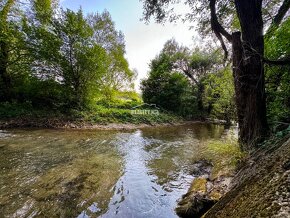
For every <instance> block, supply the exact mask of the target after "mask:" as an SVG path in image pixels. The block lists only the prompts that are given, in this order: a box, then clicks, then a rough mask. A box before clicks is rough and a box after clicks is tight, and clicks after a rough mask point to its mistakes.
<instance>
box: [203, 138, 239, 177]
mask: <svg viewBox="0 0 290 218" xmlns="http://www.w3.org/2000/svg"><path fill="white" fill-rule="evenodd" d="M202 156H203V158H204V159H206V160H210V161H211V162H212V164H213V166H214V167H213V171H212V174H211V179H212V180H213V179H216V178H218V177H220V176H231V175H233V173H234V171H235V169H236V167H237V164H238V162H239V160H241V159H242V158H243V157H244V156H245V154H244V153H242V152H241V150H240V148H239V146H238V143H237V141H234V140H229V141H226V140H224V141H213V140H211V141H208V142H206V144H205V145H204V149H203V151H202Z"/></svg>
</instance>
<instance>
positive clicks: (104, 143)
mask: <svg viewBox="0 0 290 218" xmlns="http://www.w3.org/2000/svg"><path fill="white" fill-rule="evenodd" d="M233 132H234V131H231V130H229V129H225V128H224V126H221V125H214V124H203V123H193V124H187V125H181V126H164V127H162V126H161V127H152V128H144V129H136V130H114V131H113V130H64V129H63V130H56V129H22V130H19V129H18V130H1V131H0V160H1V161H0V214H1V216H0V217H79V218H82V217H103V218H111V217H121V218H123V217H124V218H130V217H134V218H138V217H140V218H141V217H144V218H145V217H146V218H148V217H158V218H162V217H164V218H171V217H178V216H177V215H176V213H175V210H174V209H175V207H176V204H177V201H178V200H179V199H180V198H181V196H182V195H183V194H185V193H186V192H187V190H188V188H189V186H190V184H191V182H192V180H193V178H194V175H192V171H191V166H192V165H193V163H194V162H195V161H197V160H199V159H200V158H201V153H202V151H203V149H204V146H205V145H206V144H207V142H208V141H219V140H222V139H223V140H224V139H225V138H226V137H227V136H228V135H229V134H231V135H232V134H233Z"/></svg>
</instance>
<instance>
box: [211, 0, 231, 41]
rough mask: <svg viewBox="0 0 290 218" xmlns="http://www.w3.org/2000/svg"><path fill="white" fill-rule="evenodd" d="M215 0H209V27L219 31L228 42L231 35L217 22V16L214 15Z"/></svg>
mask: <svg viewBox="0 0 290 218" xmlns="http://www.w3.org/2000/svg"><path fill="white" fill-rule="evenodd" d="M215 5H216V0H210V2H209V7H210V14H211V20H210V21H211V27H212V30H213V31H214V32H218V33H220V35H223V36H224V37H225V38H226V39H227V40H228V41H229V42H231V41H232V35H231V34H230V33H228V32H227V31H226V30H225V28H223V26H222V25H221V24H220V23H219V21H218V17H217V15H216V8H215Z"/></svg>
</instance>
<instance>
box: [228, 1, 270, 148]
mask: <svg viewBox="0 0 290 218" xmlns="http://www.w3.org/2000/svg"><path fill="white" fill-rule="evenodd" d="M235 5H236V10H237V14H238V17H239V21H240V24H241V33H239V32H237V33H233V40H232V45H233V72H234V77H235V91H236V103H237V111H238V123H239V127H240V132H239V135H240V141H241V142H242V143H243V144H246V145H255V144H257V143H258V142H259V141H260V140H262V139H264V137H265V136H266V134H267V133H268V124H267V119H266V101H265V82H264V66H263V56H264V37H263V20H262V11H261V10H262V0H235Z"/></svg>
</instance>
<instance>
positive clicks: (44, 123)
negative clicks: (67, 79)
mask: <svg viewBox="0 0 290 218" xmlns="http://www.w3.org/2000/svg"><path fill="white" fill-rule="evenodd" d="M196 122H200V121H185V120H182V119H180V120H176V121H172V122H171V121H164V122H153V123H92V122H87V121H73V120H70V121H69V120H64V119H58V118H50V119H46V118H39V119H23V118H19V119H17V118H14V119H6V120H0V129H13V128H51V129H83V130H89V129H96V130H132V129H140V128H150V127H159V126H179V125H186V124H192V123H196Z"/></svg>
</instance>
